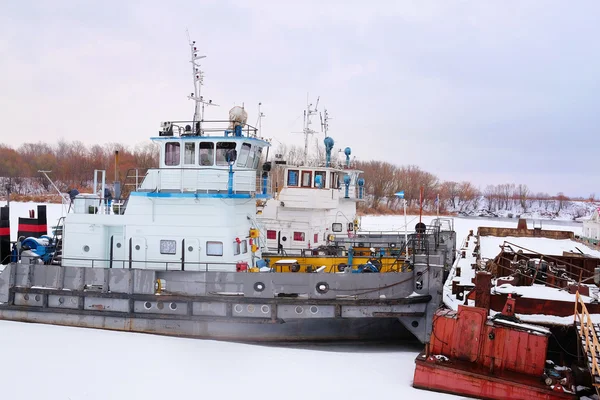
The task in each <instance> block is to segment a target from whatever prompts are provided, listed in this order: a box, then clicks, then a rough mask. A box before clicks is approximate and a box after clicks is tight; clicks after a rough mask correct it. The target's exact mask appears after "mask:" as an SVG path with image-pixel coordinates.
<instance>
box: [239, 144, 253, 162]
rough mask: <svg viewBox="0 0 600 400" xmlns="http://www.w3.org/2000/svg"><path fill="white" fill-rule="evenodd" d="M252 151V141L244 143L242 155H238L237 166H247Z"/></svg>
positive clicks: (241, 150)
mask: <svg viewBox="0 0 600 400" xmlns="http://www.w3.org/2000/svg"><path fill="white" fill-rule="evenodd" d="M250 151H252V145H251V144H250V143H246V142H244V143H242V147H241V149H240V155H239V156H238V161H237V166H238V167H242V168H246V164H247V163H248V157H249V156H250Z"/></svg>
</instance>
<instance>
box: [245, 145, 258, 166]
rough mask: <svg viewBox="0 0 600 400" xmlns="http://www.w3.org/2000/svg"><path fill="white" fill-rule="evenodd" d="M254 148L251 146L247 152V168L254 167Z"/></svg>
mask: <svg viewBox="0 0 600 400" xmlns="http://www.w3.org/2000/svg"><path fill="white" fill-rule="evenodd" d="M255 151H256V149H255V148H254V147H252V149H251V150H250V153H249V154H248V163H247V167H248V168H255V167H254V162H255V157H256V154H255Z"/></svg>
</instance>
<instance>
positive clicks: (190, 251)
mask: <svg viewBox="0 0 600 400" xmlns="http://www.w3.org/2000/svg"><path fill="white" fill-rule="evenodd" d="M182 246H183V253H182V254H183V262H184V269H185V270H186V271H200V264H199V263H200V241H199V240H198V239H195V238H185V239H183V245H182Z"/></svg>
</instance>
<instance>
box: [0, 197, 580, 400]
mask: <svg viewBox="0 0 600 400" xmlns="http://www.w3.org/2000/svg"><path fill="white" fill-rule="evenodd" d="M0 205H1V204H0ZM34 208H35V207H34V204H33V203H21V204H20V203H12V204H11V219H12V223H11V225H12V226H13V227H16V226H17V220H16V219H17V218H18V217H19V216H26V215H27V210H29V209H34ZM60 213H61V206H60V205H50V206H49V209H48V225H50V226H51V225H53V224H54V223H55V222H54V221H56V220H57V218H58V217H59V216H60ZM417 218H418V217H417ZM429 220H431V217H427V218H424V221H425V222H428V221H429ZM416 222H417V219H415V218H414V217H413V218H409V226H411V227H414V224H415V223H416ZM454 222H455V228H456V231H457V233H458V235H457V238H458V242H459V245H460V243H462V240H463V238H464V237H465V236H466V235H467V234H468V230H469V229H474V230H476V228H477V226H479V225H500V226H516V220H513V221H508V222H503V221H498V220H497V219H494V220H487V221H486V220H483V219H480V218H479V219H478V218H457V219H455V220H454ZM403 223H404V218H403V217H390V216H385V217H364V218H363V219H362V226H363V229H372V230H389V229H401V228H403ZM545 227H546V226H545ZM546 228H548V229H550V228H551V226H547V227H546ZM553 228H554V229H566V230H575V231H576V232H577V230H578V231H579V232H580V231H581V226H580V225H575V226H573V227H572V226H568V225H559V226H558V227H553ZM13 232H15V235H16V230H15V229H13ZM0 338H1V340H2V343H3V345H2V347H0V349H1V353H0V354H1V356H2V360H3V368H2V372H1V373H0V387H1V388H2V389H0V393H1V396H0V398H1V399H44V400H55V399H56V400H79V399H89V400H95V399H98V400H100V399H102V400H104V399H117V400H120V399H123V400H131V399H144V400H152V399H193V398H211V399H212V398H220V399H233V398H241V399H244V400H249V399H261V400H264V399H282V398H285V399H287V400H293V399H303V400H304V399H344V400H351V399H361V400H363V399H369V398H375V397H381V398H384V397H398V396H400V397H407V398H409V397H412V398H419V399H421V400H429V399H442V398H446V399H451V398H453V399H459V398H461V397H457V396H450V395H444V394H439V393H434V392H427V391H421V390H416V389H413V388H412V386H411V383H412V377H413V373H414V359H415V357H416V356H417V354H418V353H419V351H421V349H422V347H421V346H419V345H412V344H404V345H394V346H390V345H385V346H384V345H379V346H377V345H360V344H344V345H340V344H312V345H297V346H292V345H282V346H260V345H247V344H237V343H224V342H216V341H209V340H195V339H180V338H170V337H162V336H154V335H144V334H133V333H122V332H109V331H101V330H93V329H84V328H68V327H58V326H47V325H37V324H28V323H17V322H9V321H0Z"/></svg>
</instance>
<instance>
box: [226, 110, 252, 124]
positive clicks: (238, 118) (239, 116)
mask: <svg viewBox="0 0 600 400" xmlns="http://www.w3.org/2000/svg"><path fill="white" fill-rule="evenodd" d="M247 120H248V113H247V112H246V110H244V109H243V108H242V107H240V106H235V107H233V108H232V109H231V110H229V122H230V125H231V127H235V126H238V125H242V126H243V125H245V124H246V121H247Z"/></svg>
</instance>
